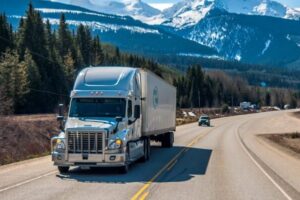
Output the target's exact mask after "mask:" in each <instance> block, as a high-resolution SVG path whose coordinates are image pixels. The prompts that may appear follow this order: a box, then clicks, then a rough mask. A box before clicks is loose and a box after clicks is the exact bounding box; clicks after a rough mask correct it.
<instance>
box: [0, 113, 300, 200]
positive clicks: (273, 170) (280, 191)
mask: <svg viewBox="0 0 300 200" xmlns="http://www.w3.org/2000/svg"><path fill="white" fill-rule="evenodd" d="M293 131H300V120H298V119H296V118H293V117H291V116H290V113H289V112H285V111H280V112H269V113H259V114H251V115H243V116H235V117H227V118H222V119H216V120H212V127H198V126H197V124H189V125H184V126H180V127H178V128H177V131H176V134H175V146H174V148H171V149H163V148H160V147H159V146H158V145H157V144H155V143H153V144H152V148H151V151H152V152H151V154H152V155H151V160H150V161H149V162H147V163H136V164H134V165H133V166H131V169H130V171H129V173H128V174H126V175H120V174H118V172H117V171H116V170H114V169H94V170H88V171H86V170H80V169H78V168H74V169H72V170H71V173H69V174H68V175H59V173H58V172H57V170H56V168H55V167H54V166H52V163H51V161H50V157H49V156H47V157H43V158H39V159H33V160H29V161H24V162H20V163H16V164H11V165H6V166H2V167H0V180H1V181H0V199H1V200H6V199H9V200H15V199H30V200H35V199H38V200H40V199H43V200H47V199H49V200H50V199H72V200H76V199H101V200H102V199H109V200H111V199H172V200H173V199H230V200H233V199H243V200H244V199H270V200H271V199H272V200H274V199H295V200H296V199H300V178H299V177H300V160H299V159H297V158H295V157H293V156H290V155H289V154H287V153H285V152H283V151H281V150H278V149H276V148H274V147H273V146H271V145H269V144H267V143H266V142H264V141H263V140H261V139H259V138H258V137H257V136H256V135H257V134H266V133H282V132H293Z"/></svg>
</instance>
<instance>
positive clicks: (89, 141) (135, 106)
mask: <svg viewBox="0 0 300 200" xmlns="http://www.w3.org/2000/svg"><path fill="white" fill-rule="evenodd" d="M58 119H59V120H61V121H62V120H65V121H66V123H65V126H64V128H63V130H62V132H61V133H60V134H59V136H58V137H54V138H52V140H51V146H52V160H53V161H54V165H57V166H58V169H59V171H60V172H61V173H65V172H67V171H68V170H69V167H70V166H79V167H120V168H121V169H122V171H123V172H127V171H128V166H129V164H131V163H133V162H134V161H136V160H138V159H141V160H143V161H146V160H148V159H149V156H150V140H155V141H160V142H161V143H162V146H163V147H172V146H173V142H174V133H173V131H175V128H176V124H175V122H176V88H175V87H173V86H172V85H170V84H168V83H167V82H165V81H164V80H162V79H161V78H160V77H158V76H156V75H155V74H153V73H151V72H148V71H145V70H142V69H135V68H129V67H91V68H86V69H84V70H82V71H81V72H80V73H79V75H78V77H77V79H76V82H75V85H74V89H73V91H72V92H71V103H70V109H69V114H68V117H67V118H66V119H65V117H63V116H62V114H61V113H60V114H59V115H58Z"/></svg>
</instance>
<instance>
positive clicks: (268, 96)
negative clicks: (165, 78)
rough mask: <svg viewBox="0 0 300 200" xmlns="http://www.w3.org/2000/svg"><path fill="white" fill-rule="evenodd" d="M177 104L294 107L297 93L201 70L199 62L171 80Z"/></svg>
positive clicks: (188, 106) (193, 105)
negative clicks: (175, 91)
mask: <svg viewBox="0 0 300 200" xmlns="http://www.w3.org/2000/svg"><path fill="white" fill-rule="evenodd" d="M174 85H175V86H176V87H177V103H178V106H179V107H181V108H191V107H220V106H223V105H228V106H239V105H240V103H241V102H243V101H248V102H252V103H253V104H257V105H259V106H277V107H280V108H283V107H284V105H286V104H289V105H290V106H291V107H293V108H295V107H297V104H298V99H299V97H300V94H299V92H298V91H296V90H291V89H282V88H270V87H258V86H251V85H249V84H248V82H247V81H245V79H242V78H241V77H239V76H235V77H233V76H229V75H228V74H226V73H224V72H223V71H219V70H215V71H207V72H204V71H203V70H202V68H201V66H200V65H193V66H191V67H189V68H188V69H187V71H186V74H185V75H183V76H180V77H178V78H177V79H174Z"/></svg>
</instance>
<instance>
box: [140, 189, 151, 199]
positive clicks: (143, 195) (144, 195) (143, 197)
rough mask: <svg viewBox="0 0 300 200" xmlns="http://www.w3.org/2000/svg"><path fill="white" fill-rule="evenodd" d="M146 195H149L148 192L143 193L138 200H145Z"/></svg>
mask: <svg viewBox="0 0 300 200" xmlns="http://www.w3.org/2000/svg"><path fill="white" fill-rule="evenodd" d="M148 195H149V191H147V192H145V193H143V194H142V196H141V197H140V199H139V200H145V199H146V198H147V196H148Z"/></svg>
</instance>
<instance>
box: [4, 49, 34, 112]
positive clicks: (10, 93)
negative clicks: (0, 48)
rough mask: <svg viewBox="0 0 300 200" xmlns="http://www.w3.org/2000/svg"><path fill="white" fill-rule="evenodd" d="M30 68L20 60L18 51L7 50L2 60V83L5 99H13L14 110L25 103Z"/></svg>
mask: <svg viewBox="0 0 300 200" xmlns="http://www.w3.org/2000/svg"><path fill="white" fill-rule="evenodd" d="M28 83H29V81H28V70H27V66H26V65H25V63H24V62H19V55H18V54H17V52H16V51H10V50H9V51H6V52H5V53H4V54H3V57H2V58H1V62H0V85H1V86H2V87H3V88H2V92H3V93H4V96H5V97H4V98H5V99H11V101H12V107H13V108H12V111H13V112H14V111H17V110H19V108H20V107H22V106H23V104H24V98H23V97H24V95H26V94H27V93H28V92H29V88H28Z"/></svg>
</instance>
